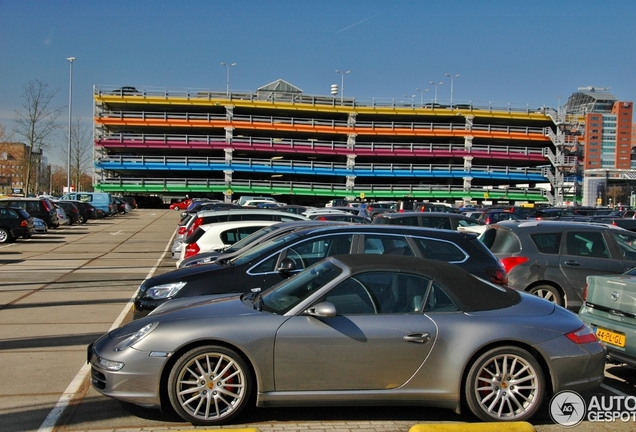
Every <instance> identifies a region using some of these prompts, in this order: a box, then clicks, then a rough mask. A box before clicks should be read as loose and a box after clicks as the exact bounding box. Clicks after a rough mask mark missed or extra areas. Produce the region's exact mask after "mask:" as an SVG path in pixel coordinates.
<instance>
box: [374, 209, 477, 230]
mask: <svg viewBox="0 0 636 432" xmlns="http://www.w3.org/2000/svg"><path fill="white" fill-rule="evenodd" d="M373 223H374V224H376V225H408V226H420V227H425V228H437V229H449V230H456V229H458V228H459V227H475V226H481V225H483V224H482V223H480V222H478V221H476V220H475V219H473V218H470V217H468V216H464V215H460V214H457V213H440V212H403V213H384V214H379V215H377V216H376V217H375V218H374V219H373Z"/></svg>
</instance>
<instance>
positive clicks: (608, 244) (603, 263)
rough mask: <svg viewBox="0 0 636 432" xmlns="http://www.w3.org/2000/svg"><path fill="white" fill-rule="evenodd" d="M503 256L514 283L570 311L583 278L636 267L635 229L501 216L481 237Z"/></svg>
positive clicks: (576, 305)
mask: <svg viewBox="0 0 636 432" xmlns="http://www.w3.org/2000/svg"><path fill="white" fill-rule="evenodd" d="M481 239H482V241H483V242H484V244H485V245H486V246H487V247H488V248H489V249H490V251H491V252H492V253H493V254H494V255H495V256H496V257H497V258H499V260H500V261H501V263H502V265H503V266H504V268H505V269H506V271H507V273H508V284H509V286H510V287H512V288H516V289H519V290H522V291H527V292H530V293H532V294H535V295H538V296H540V297H543V298H546V299H548V300H550V301H552V302H554V303H557V304H559V305H561V306H564V307H567V308H568V309H572V310H574V311H578V309H579V308H580V307H581V305H582V304H583V300H582V299H583V290H584V288H585V278H586V277H587V276H589V275H601V274H621V273H624V272H625V271H627V270H629V269H631V268H633V267H636V234H634V233H633V232H631V231H627V230H624V229H622V228H618V227H614V226H611V225H607V224H602V223H586V222H563V221H521V222H513V221H502V222H499V223H497V224H494V225H490V227H489V228H488V229H487V230H486V231H485V232H484V234H483V235H482V237H481Z"/></svg>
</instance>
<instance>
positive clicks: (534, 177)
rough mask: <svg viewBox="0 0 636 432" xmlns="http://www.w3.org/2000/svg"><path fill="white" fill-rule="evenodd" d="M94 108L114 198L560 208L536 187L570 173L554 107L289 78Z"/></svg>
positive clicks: (129, 94) (122, 90) (104, 99)
mask: <svg viewBox="0 0 636 432" xmlns="http://www.w3.org/2000/svg"><path fill="white" fill-rule="evenodd" d="M94 102H95V107H94V111H95V112H94V117H95V120H94V121H95V146H96V147H95V148H96V151H95V155H96V156H95V167H96V186H95V187H96V189H98V190H102V191H108V192H114V193H125V194H171V195H174V194H182V195H184V194H190V196H196V195H207V196H212V195H214V196H216V197H217V198H220V197H222V196H224V195H225V196H231V195H233V196H234V197H237V196H240V195H274V196H277V197H278V198H279V200H280V201H284V202H288V203H306V202H309V203H312V202H325V201H327V200H328V199H331V198H345V197H350V198H363V199H372V200H378V199H403V198H411V199H418V200H440V201H446V202H468V201H473V202H474V201H477V202H482V201H484V200H486V201H491V202H493V203H499V202H509V203H520V202H537V201H554V198H553V197H554V195H553V193H551V192H550V191H549V190H548V191H546V189H545V188H542V187H539V186H538V185H543V184H546V183H547V184H549V183H550V182H554V181H555V178H556V180H558V178H559V173H560V172H562V171H563V169H562V168H563V160H564V158H563V157H561V156H559V155H560V154H561V153H562V152H561V149H560V148H559V142H558V139H557V134H558V128H557V127H556V125H555V120H554V119H555V118H556V114H557V113H555V112H552V111H551V110H546V109H524V110H513V109H510V108H498V107H494V106H485V107H483V106H472V105H455V106H445V105H439V104H432V103H428V104H420V105H417V104H415V103H414V101H413V100H412V99H411V100H408V101H406V102H404V101H402V102H398V101H380V100H370V101H363V100H359V99H354V98H340V97H331V96H311V95H305V94H303V92H302V90H300V89H298V88H297V87H294V86H293V85H291V84H289V83H287V82H285V81H283V80H279V81H276V82H274V83H271V84H269V85H267V86H264V87H262V88H260V89H258V90H257V91H256V92H253V93H244V92H242V93H234V92H232V93H230V92H228V93H225V92H210V91H200V90H186V91H174V92H173V91H166V90H162V91H155V90H147V89H137V88H133V87H119V88H115V87H110V88H107V87H95V90H94ZM566 159H567V158H566ZM555 174H556V177H555ZM561 177H562V176H561ZM548 189H549V188H548ZM557 191H558V185H557Z"/></svg>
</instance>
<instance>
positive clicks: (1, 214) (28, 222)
mask: <svg viewBox="0 0 636 432" xmlns="http://www.w3.org/2000/svg"><path fill="white" fill-rule="evenodd" d="M33 234H35V229H34V227H33V218H32V217H31V216H30V215H29V213H27V212H26V211H25V210H24V209H22V208H20V207H0V243H11V242H14V241H16V239H18V238H20V237H23V238H29V237H31V236H32V235H33Z"/></svg>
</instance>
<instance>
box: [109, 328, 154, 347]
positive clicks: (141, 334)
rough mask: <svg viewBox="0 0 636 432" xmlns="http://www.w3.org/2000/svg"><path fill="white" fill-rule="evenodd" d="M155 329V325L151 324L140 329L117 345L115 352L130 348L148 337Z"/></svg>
mask: <svg viewBox="0 0 636 432" xmlns="http://www.w3.org/2000/svg"><path fill="white" fill-rule="evenodd" d="M156 327H157V323H156V322H153V323H150V324H148V325H146V326H144V327H142V328H140V329H139V330H137V331H136V332H134V333H133V334H131V335H130V336H128V337H127V338H126V339H124V340H123V341H122V342H121V343H119V344H118V345H117V346H116V347H115V351H123V350H125V349H126V348H130V347H131V346H133V345H134V344H136V343H137V342H139V341H140V340H142V339H143V338H145V337H146V336H148V335H149V334H150V332H151V331H153V330H154V329H155V328H156Z"/></svg>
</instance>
